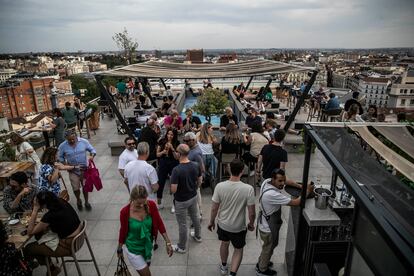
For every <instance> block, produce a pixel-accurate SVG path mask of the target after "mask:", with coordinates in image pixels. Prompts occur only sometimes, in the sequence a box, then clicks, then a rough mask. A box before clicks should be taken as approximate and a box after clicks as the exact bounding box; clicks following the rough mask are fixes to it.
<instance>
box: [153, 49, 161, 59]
mask: <svg viewBox="0 0 414 276" xmlns="http://www.w3.org/2000/svg"><path fill="white" fill-rule="evenodd" d="M154 56H155V58H158V59H161V57H162V52H161V51H160V50H155V51H154Z"/></svg>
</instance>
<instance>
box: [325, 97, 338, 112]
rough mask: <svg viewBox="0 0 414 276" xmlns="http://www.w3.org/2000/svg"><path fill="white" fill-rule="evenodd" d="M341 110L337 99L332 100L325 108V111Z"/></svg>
mask: <svg viewBox="0 0 414 276" xmlns="http://www.w3.org/2000/svg"><path fill="white" fill-rule="evenodd" d="M331 109H339V100H338V98H337V97H334V98H330V99H329V101H328V103H327V104H326V106H325V110H331Z"/></svg>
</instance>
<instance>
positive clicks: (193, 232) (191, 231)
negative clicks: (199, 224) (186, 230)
mask: <svg viewBox="0 0 414 276" xmlns="http://www.w3.org/2000/svg"><path fill="white" fill-rule="evenodd" d="M190 236H191V237H194V236H195V230H194V227H191V228H190Z"/></svg>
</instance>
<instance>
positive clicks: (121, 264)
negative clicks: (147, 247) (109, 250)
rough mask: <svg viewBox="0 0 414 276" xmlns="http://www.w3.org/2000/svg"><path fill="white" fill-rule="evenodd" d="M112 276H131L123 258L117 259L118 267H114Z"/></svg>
mask: <svg viewBox="0 0 414 276" xmlns="http://www.w3.org/2000/svg"><path fill="white" fill-rule="evenodd" d="M114 276H131V273H130V272H129V270H128V266H127V265H126V263H125V260H124V258H123V257H121V258H118V265H117V266H116V271H115V274H114Z"/></svg>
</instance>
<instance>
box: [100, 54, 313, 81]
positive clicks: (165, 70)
mask: <svg viewBox="0 0 414 276" xmlns="http://www.w3.org/2000/svg"><path fill="white" fill-rule="evenodd" d="M313 69H314V68H309V67H300V66H295V65H292V64H287V63H283V62H277V61H272V60H265V59H257V60H250V61H242V62H238V63H216V64H204V63H203V64H184V63H172V62H160V61H148V62H144V63H137V64H132V65H128V66H124V67H121V68H117V69H113V70H109V71H105V72H99V74H100V75H107V76H124V77H144V78H165V79H205V78H208V79H215V78H237V77H252V76H263V75H272V74H283V73H289V72H300V71H311V70H313Z"/></svg>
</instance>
